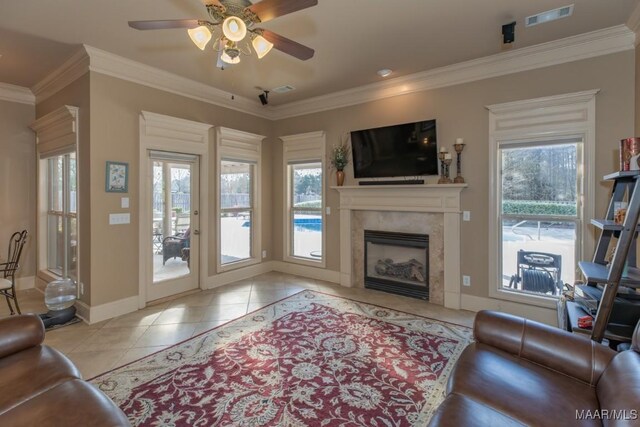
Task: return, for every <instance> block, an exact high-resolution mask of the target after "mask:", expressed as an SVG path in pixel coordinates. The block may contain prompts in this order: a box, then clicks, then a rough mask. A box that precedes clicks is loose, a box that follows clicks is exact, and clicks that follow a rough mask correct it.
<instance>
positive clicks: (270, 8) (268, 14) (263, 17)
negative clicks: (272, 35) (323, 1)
mask: <svg viewBox="0 0 640 427" xmlns="http://www.w3.org/2000/svg"><path fill="white" fill-rule="evenodd" d="M317 4H318V0H262V1H261V2H258V3H255V4H252V5H251V6H249V7H247V9H248V10H250V11H251V12H253V13H255V14H256V15H258V18H260V22H267V21H270V20H272V19H273V18H277V17H278V16H282V15H287V14H289V13H293V12H297V11H299V10H302V9H306V8H308V7H313V6H315V5H317Z"/></svg>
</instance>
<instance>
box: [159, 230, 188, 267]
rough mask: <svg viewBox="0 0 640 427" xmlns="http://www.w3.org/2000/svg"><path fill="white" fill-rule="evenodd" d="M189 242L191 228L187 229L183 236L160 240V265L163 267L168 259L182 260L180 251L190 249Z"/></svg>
mask: <svg viewBox="0 0 640 427" xmlns="http://www.w3.org/2000/svg"><path fill="white" fill-rule="evenodd" d="M190 240H191V228H187V231H186V232H184V234H178V235H175V236H168V237H165V238H164V239H162V265H165V263H166V262H167V260H168V259H170V258H176V257H180V258H183V252H182V250H183V249H184V248H188V247H190ZM183 260H184V259H183ZM185 261H186V260H185Z"/></svg>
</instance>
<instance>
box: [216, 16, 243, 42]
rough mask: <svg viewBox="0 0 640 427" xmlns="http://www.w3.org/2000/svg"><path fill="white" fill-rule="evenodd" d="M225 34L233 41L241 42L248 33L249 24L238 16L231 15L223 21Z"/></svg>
mask: <svg viewBox="0 0 640 427" xmlns="http://www.w3.org/2000/svg"><path fill="white" fill-rule="evenodd" d="M222 32H223V33H224V36H225V37H226V38H227V39H228V40H231V41H232V42H239V41H240V40H242V39H244V37H245V36H246V35H247V25H246V24H245V23H244V21H243V20H242V19H240V18H238V17H237V16H229V17H228V18H227V19H225V20H224V21H223V22H222Z"/></svg>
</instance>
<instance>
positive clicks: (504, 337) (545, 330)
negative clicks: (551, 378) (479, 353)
mask: <svg viewBox="0 0 640 427" xmlns="http://www.w3.org/2000/svg"><path fill="white" fill-rule="evenodd" d="M473 333H474V337H475V339H476V341H477V342H479V343H482V344H485V345H488V346H491V347H495V348H497V349H500V350H503V351H505V352H507V353H510V354H512V355H514V356H516V357H519V358H522V359H525V360H528V361H529V362H532V363H536V364H538V365H542V366H544V367H546V368H548V369H552V370H554V371H558V372H560V373H562V374H564V375H568V376H570V377H573V378H576V379H578V380H581V381H584V382H586V383H588V384H590V385H595V384H596V383H597V382H598V379H599V378H600V375H601V374H602V372H603V371H604V369H605V368H606V367H607V365H608V364H609V362H610V361H611V359H612V358H613V356H614V355H615V354H616V353H615V352H614V351H613V350H611V349H609V348H608V347H606V346H604V345H602V344H598V343H596V342H594V341H592V340H590V339H589V338H588V337H587V336H584V335H577V334H572V333H570V332H567V331H564V330H562V329H558V328H553V327H551V326H548V325H545V324H542V323H538V322H534V321H532V320H527V319H523V318H521V317H517V316H512V315H510V314H506V313H498V312H494V311H480V312H478V313H477V314H476V319H475V324H474V330H473Z"/></svg>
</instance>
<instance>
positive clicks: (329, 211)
mask: <svg viewBox="0 0 640 427" xmlns="http://www.w3.org/2000/svg"><path fill="white" fill-rule="evenodd" d="M325 212H326V213H327V215H331V208H330V207H329V206H327V207H326V208H325Z"/></svg>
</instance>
